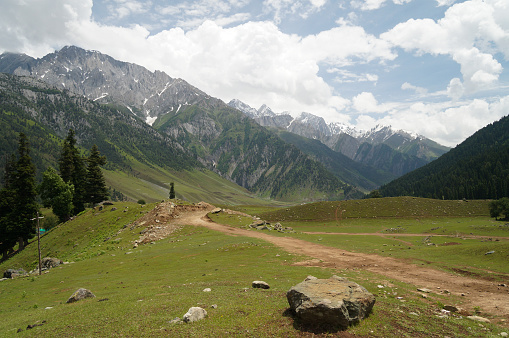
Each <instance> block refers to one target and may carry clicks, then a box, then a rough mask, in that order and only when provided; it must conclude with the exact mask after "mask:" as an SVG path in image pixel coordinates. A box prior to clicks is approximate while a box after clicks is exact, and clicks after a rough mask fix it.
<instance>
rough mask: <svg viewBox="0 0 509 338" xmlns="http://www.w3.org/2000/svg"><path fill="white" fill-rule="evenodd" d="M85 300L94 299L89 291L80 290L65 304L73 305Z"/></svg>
mask: <svg viewBox="0 0 509 338" xmlns="http://www.w3.org/2000/svg"><path fill="white" fill-rule="evenodd" d="M85 298H95V295H94V294H93V293H92V291H90V290H87V289H83V288H80V289H78V290H77V291H76V292H75V293H73V294H72V296H71V297H69V299H68V300H67V302H66V303H74V302H77V301H79V300H82V299H85Z"/></svg>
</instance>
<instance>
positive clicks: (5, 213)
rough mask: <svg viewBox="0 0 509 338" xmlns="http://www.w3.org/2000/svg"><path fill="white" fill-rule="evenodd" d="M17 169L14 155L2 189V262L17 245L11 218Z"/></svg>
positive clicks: (0, 222) (0, 248)
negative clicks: (15, 171)
mask: <svg viewBox="0 0 509 338" xmlns="http://www.w3.org/2000/svg"><path fill="white" fill-rule="evenodd" d="M15 168H16V157H15V156H14V154H12V155H11V157H10V158H9V159H8V160H7V162H6V164H5V171H4V177H3V182H2V189H0V234H1V236H2V237H0V253H1V254H2V260H5V259H7V253H8V251H9V250H11V249H12V248H13V247H14V245H15V244H16V240H17V238H16V235H15V233H14V228H15V226H14V225H15V223H14V220H13V219H12V217H11V212H12V209H13V205H14V200H15V196H14V190H13V188H12V186H13V179H14V170H15Z"/></svg>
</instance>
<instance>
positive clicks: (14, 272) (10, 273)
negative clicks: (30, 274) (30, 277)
mask: <svg viewBox="0 0 509 338" xmlns="http://www.w3.org/2000/svg"><path fill="white" fill-rule="evenodd" d="M26 275H27V272H26V271H25V270H23V269H7V270H6V271H5V272H4V278H16V277H22V276H26Z"/></svg>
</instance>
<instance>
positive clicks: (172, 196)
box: [170, 182, 175, 200]
mask: <svg viewBox="0 0 509 338" xmlns="http://www.w3.org/2000/svg"><path fill="white" fill-rule="evenodd" d="M174 198H175V184H174V183H173V182H171V183H170V199H171V200H172V199H174Z"/></svg>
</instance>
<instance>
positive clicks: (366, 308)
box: [286, 276, 375, 330]
mask: <svg viewBox="0 0 509 338" xmlns="http://www.w3.org/2000/svg"><path fill="white" fill-rule="evenodd" d="M286 297H287V299H288V303H289V304H290V308H291V309H292V310H293V311H294V312H295V315H296V317H297V318H298V319H299V320H300V321H301V323H303V324H304V325H313V326H317V325H318V326H322V325H326V326H332V327H335V328H339V329H342V330H346V329H347V328H348V326H349V325H351V324H355V323H358V322H359V321H360V320H362V319H364V318H365V317H367V316H368V314H369V313H370V312H371V310H372V309H373V306H374V304H375V296H374V295H373V294H371V293H370V292H368V291H367V290H366V289H365V288H364V287H362V286H360V285H359V284H357V283H355V282H352V281H349V280H348V279H346V278H342V277H337V276H332V277H331V278H329V279H311V280H307V281H304V282H301V283H299V284H297V285H295V286H293V287H292V288H291V289H290V290H289V291H288V292H287V293H286Z"/></svg>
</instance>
